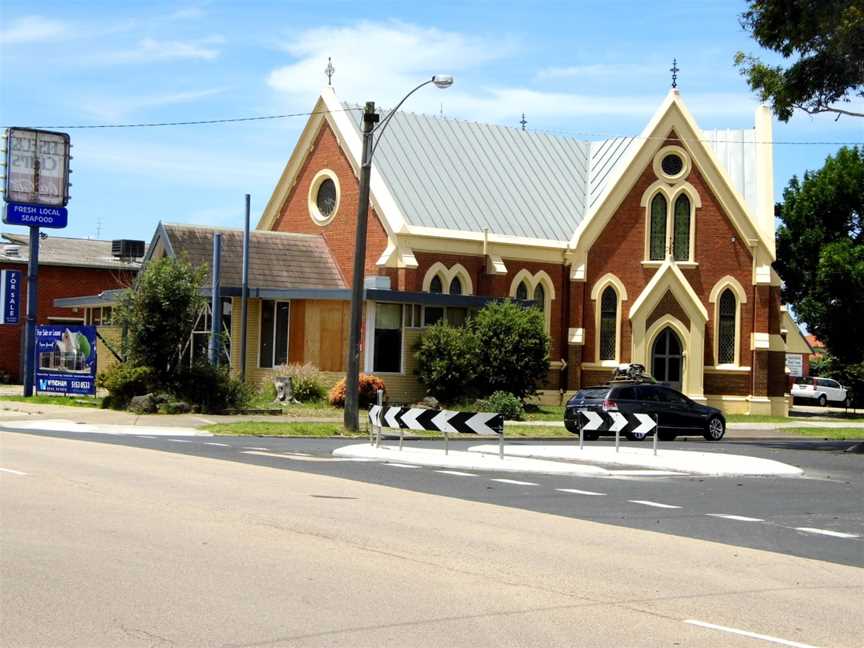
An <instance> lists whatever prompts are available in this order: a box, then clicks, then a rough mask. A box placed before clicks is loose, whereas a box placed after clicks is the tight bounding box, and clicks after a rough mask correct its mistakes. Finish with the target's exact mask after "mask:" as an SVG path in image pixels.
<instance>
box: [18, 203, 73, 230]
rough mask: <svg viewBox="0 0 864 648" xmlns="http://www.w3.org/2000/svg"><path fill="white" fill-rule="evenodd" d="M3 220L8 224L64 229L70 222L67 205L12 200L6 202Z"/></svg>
mask: <svg viewBox="0 0 864 648" xmlns="http://www.w3.org/2000/svg"><path fill="white" fill-rule="evenodd" d="M3 222H4V223H6V224H7V225H24V226H25V227H53V228H54V229H63V228H64V227H66V225H67V224H68V223H69V212H68V210H67V209H66V208H65V207H48V206H46V205H29V204H27V203H17V202H10V203H6V211H5V212H4V213H3Z"/></svg>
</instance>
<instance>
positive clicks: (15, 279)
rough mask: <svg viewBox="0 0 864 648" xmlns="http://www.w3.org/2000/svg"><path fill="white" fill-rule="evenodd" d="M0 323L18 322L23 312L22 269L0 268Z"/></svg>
mask: <svg viewBox="0 0 864 648" xmlns="http://www.w3.org/2000/svg"><path fill="white" fill-rule="evenodd" d="M0 305H2V307H3V309H2V310H0V324H17V323H18V322H19V320H20V313H21V271H20V270H0Z"/></svg>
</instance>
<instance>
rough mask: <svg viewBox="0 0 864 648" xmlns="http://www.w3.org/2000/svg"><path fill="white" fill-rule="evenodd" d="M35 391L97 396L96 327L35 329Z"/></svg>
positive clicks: (40, 327) (51, 326) (46, 326)
mask: <svg viewBox="0 0 864 648" xmlns="http://www.w3.org/2000/svg"><path fill="white" fill-rule="evenodd" d="M34 364H35V366H36V381H35V382H36V384H35V387H36V391H38V392H47V393H52V394H77V395H84V396H95V395H96V327H95V326H66V325H54V324H49V325H39V326H37V327H36V358H35V363H34Z"/></svg>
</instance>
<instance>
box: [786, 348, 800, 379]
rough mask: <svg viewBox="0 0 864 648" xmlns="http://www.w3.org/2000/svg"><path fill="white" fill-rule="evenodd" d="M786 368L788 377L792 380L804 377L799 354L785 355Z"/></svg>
mask: <svg viewBox="0 0 864 648" xmlns="http://www.w3.org/2000/svg"><path fill="white" fill-rule="evenodd" d="M786 368H787V369H788V370H789V375H790V376H793V377H794V378H800V377H801V376H803V375H804V361H803V358H802V356H801V354H800V353H787V354H786Z"/></svg>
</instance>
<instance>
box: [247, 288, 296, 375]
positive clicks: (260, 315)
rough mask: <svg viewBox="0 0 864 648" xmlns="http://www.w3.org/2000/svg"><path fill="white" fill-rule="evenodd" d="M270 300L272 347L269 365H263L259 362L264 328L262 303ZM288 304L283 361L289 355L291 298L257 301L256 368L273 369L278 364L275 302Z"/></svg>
mask: <svg viewBox="0 0 864 648" xmlns="http://www.w3.org/2000/svg"><path fill="white" fill-rule="evenodd" d="M267 302H270V303H272V304H273V329H272V331H271V333H270V335H271V340H272V343H273V348H272V352H271V354H272V357H271V359H270V366H269V367H265V366H263V365H262V364H261V341H262V339H263V338H262V333H263V328H264V304H265V303H267ZM280 303H283V304H288V321H287V322H286V335H285V362H286V364H287V363H288V361H289V359H290V357H291V314H292V312H293V308H291V300H290V299H261V300H260V301H259V306H258V345H257V347H258V348H257V350H256V355H257V368H258V369H271V370H272V369H275V368H276V367H277V366H278V365H277V364H276V320H277V317H276V305H277V304H280Z"/></svg>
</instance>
